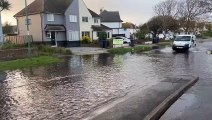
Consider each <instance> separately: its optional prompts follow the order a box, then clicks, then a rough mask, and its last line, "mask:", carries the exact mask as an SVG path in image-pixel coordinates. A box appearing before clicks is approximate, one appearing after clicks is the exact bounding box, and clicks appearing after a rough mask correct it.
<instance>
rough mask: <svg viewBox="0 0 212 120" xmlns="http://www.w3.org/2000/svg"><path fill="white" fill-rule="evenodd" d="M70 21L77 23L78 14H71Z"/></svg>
mask: <svg viewBox="0 0 212 120" xmlns="http://www.w3.org/2000/svg"><path fill="white" fill-rule="evenodd" d="M69 22H71V23H77V16H76V15H69Z"/></svg>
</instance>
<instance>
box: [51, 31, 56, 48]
mask: <svg viewBox="0 0 212 120" xmlns="http://www.w3.org/2000/svg"><path fill="white" fill-rule="evenodd" d="M55 37H56V36H55V31H52V32H51V45H56V40H55Z"/></svg>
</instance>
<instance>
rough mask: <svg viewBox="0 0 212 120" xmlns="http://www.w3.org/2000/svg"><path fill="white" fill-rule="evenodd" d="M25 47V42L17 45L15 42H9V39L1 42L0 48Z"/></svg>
mask: <svg viewBox="0 0 212 120" xmlns="http://www.w3.org/2000/svg"><path fill="white" fill-rule="evenodd" d="M25 47H27V44H22V45H17V44H14V43H12V42H10V41H7V42H5V43H3V44H2V46H1V47H0V49H2V50H8V49H18V48H25Z"/></svg>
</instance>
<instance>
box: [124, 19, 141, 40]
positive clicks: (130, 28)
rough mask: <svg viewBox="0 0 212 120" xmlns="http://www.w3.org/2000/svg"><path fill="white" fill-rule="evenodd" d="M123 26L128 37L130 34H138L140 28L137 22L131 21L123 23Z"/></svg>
mask: <svg viewBox="0 0 212 120" xmlns="http://www.w3.org/2000/svg"><path fill="white" fill-rule="evenodd" d="M122 26H123V28H124V30H125V36H126V37H127V38H129V37H130V35H134V34H136V33H137V32H138V30H139V28H138V27H137V26H136V25H135V24H133V23H130V22H126V23H123V24H122Z"/></svg>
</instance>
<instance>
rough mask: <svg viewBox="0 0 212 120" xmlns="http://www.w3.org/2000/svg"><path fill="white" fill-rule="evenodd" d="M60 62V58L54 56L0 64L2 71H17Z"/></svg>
mask: <svg viewBox="0 0 212 120" xmlns="http://www.w3.org/2000/svg"><path fill="white" fill-rule="evenodd" d="M58 62H60V59H59V58H56V57H52V56H39V57H32V58H31V59H29V58H25V59H18V60H12V61H5V62H0V71H5V70H16V69H23V68H35V67H40V66H46V65H51V64H55V63H58Z"/></svg>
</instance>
